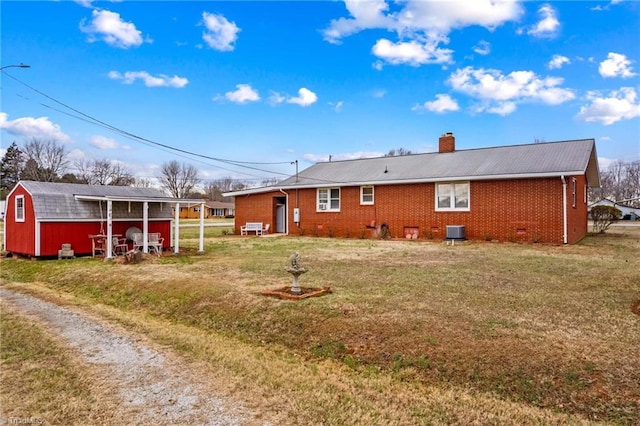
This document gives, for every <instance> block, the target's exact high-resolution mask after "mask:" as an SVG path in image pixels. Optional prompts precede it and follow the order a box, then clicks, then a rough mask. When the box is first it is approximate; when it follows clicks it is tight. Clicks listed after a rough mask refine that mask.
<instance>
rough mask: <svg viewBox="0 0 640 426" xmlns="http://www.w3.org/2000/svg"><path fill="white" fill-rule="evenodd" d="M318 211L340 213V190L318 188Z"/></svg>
mask: <svg viewBox="0 0 640 426" xmlns="http://www.w3.org/2000/svg"><path fill="white" fill-rule="evenodd" d="M317 194H318V198H317V200H318V204H317V210H318V211H320V212H324V211H334V212H335V211H340V188H318V193H317Z"/></svg>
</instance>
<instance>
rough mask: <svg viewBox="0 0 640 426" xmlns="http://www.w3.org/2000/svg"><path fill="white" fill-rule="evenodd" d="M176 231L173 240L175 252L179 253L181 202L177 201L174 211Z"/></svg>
mask: <svg viewBox="0 0 640 426" xmlns="http://www.w3.org/2000/svg"><path fill="white" fill-rule="evenodd" d="M173 215H174V222H175V231H174V235H173V236H174V238H175V239H174V241H173V252H174V253H175V254H178V253H179V252H180V203H176V207H175V211H174V212H173Z"/></svg>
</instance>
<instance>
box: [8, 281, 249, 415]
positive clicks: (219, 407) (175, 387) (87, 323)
mask: <svg viewBox="0 0 640 426" xmlns="http://www.w3.org/2000/svg"><path fill="white" fill-rule="evenodd" d="M0 298H2V299H3V300H4V301H6V302H7V303H9V304H10V305H12V306H13V307H15V308H16V309H18V310H19V311H21V312H23V313H25V314H29V315H32V316H35V317H37V318H38V319H39V320H41V321H42V322H43V323H44V324H45V325H46V327H47V328H48V329H49V330H50V331H51V332H53V333H54V334H56V335H58V336H60V337H61V338H62V339H63V340H64V341H65V342H66V343H67V344H68V345H69V346H71V347H72V348H74V349H75V350H77V351H78V353H79V354H80V356H81V358H82V359H83V360H84V361H86V362H87V363H88V364H92V365H94V366H98V367H99V369H100V370H103V371H105V373H106V376H107V377H108V380H109V381H110V382H111V383H113V384H114V385H115V387H116V388H117V389H119V391H120V397H121V399H122V404H123V405H125V406H128V407H129V408H131V411H132V412H134V413H136V416H137V418H136V419H135V420H134V419H129V421H128V423H134V424H155V425H175V424H192V425H196V424H198V425H236V424H241V423H243V418H242V415H241V414H240V409H239V407H228V406H225V402H224V401H223V400H222V399H220V398H217V397H215V396H212V395H211V394H210V392H211V391H210V390H209V389H204V388H203V386H202V380H199V379H201V377H197V378H196V377H195V376H194V375H193V374H192V373H191V372H190V371H188V370H187V369H185V368H184V366H183V365H179V364H178V363H177V362H176V361H173V360H174V359H176V358H175V357H173V356H172V357H168V356H166V354H163V353H160V352H158V351H156V350H154V349H152V348H150V347H149V346H147V345H145V344H143V343H140V342H138V341H136V340H135V339H134V338H132V337H131V336H129V335H127V334H126V333H124V332H123V331H116V328H115V327H111V326H109V325H107V324H104V323H100V322H97V321H96V320H93V319H89V318H88V317H87V316H84V315H82V314H79V313H76V312H72V311H71V310H69V309H67V308H63V307H60V306H58V305H56V304H53V303H50V302H46V301H43V300H41V299H38V298H36V297H33V296H29V295H25V294H21V293H17V292H14V291H11V290H7V289H4V288H0ZM198 383H200V385H199V384H198Z"/></svg>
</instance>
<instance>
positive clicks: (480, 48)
mask: <svg viewBox="0 0 640 426" xmlns="http://www.w3.org/2000/svg"><path fill="white" fill-rule="evenodd" d="M473 51H474V52H476V53H477V54H478V55H488V54H489V53H491V44H490V43H489V42H488V41H486V40H480V41H479V42H478V44H476V45H475V46H473Z"/></svg>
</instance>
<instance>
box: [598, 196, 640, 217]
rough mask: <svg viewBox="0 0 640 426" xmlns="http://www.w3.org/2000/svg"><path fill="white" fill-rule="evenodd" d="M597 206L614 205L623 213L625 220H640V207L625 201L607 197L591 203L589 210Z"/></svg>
mask: <svg viewBox="0 0 640 426" xmlns="http://www.w3.org/2000/svg"><path fill="white" fill-rule="evenodd" d="M595 206H613V207H615V208H617V209H618V210H620V212H621V213H622V216H621V219H624V220H640V208H637V207H632V206H629V205H627V204H625V203H620V202H616V201H611V200H609V199H607V198H604V199H602V200H599V201H597V202H595V203H592V204H590V205H589V212H590V211H591V209H592V208H593V207H595Z"/></svg>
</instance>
